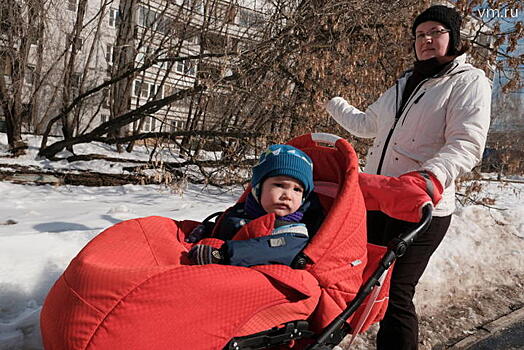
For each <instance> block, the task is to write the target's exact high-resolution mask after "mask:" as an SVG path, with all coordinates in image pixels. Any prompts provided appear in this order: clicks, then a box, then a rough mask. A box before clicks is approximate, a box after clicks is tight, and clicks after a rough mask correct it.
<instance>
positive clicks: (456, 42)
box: [411, 5, 462, 56]
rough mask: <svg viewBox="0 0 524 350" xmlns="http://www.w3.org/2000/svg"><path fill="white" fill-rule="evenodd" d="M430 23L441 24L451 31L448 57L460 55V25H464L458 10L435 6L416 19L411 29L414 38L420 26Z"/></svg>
mask: <svg viewBox="0 0 524 350" xmlns="http://www.w3.org/2000/svg"><path fill="white" fill-rule="evenodd" d="M429 21H434V22H439V23H441V24H442V25H443V26H444V27H446V28H447V29H449V30H450V33H449V34H450V35H449V47H448V52H447V53H446V55H448V56H457V55H460V49H461V45H460V25H461V23H462V17H461V16H460V14H459V13H458V12H457V10H455V9H454V8H452V7H448V6H445V5H434V6H431V7H429V8H428V9H426V10H425V11H424V12H422V13H421V14H420V15H418V16H417V18H415V22H413V27H412V28H411V32H412V33H413V36H415V32H416V30H417V27H418V26H419V24H421V23H424V22H429Z"/></svg>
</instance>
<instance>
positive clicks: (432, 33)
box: [415, 29, 451, 41]
mask: <svg viewBox="0 0 524 350" xmlns="http://www.w3.org/2000/svg"><path fill="white" fill-rule="evenodd" d="M449 32H451V30H449V29H435V30H430V31H429V32H424V33H417V34H416V35H415V40H416V41H422V40H424V39H426V36H429V37H430V38H432V39H435V38H439V37H440V36H441V35H442V34H445V33H449Z"/></svg>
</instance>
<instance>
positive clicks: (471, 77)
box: [326, 55, 491, 216]
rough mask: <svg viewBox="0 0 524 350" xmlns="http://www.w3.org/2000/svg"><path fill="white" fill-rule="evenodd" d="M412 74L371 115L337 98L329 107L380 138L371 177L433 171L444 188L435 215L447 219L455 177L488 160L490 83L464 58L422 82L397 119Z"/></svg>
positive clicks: (350, 126) (359, 131)
mask: <svg viewBox="0 0 524 350" xmlns="http://www.w3.org/2000/svg"><path fill="white" fill-rule="evenodd" d="M410 75H411V72H407V73H406V74H404V76H402V77H401V78H400V79H399V80H397V83H396V85H395V86H393V87H391V88H390V89H388V90H387V91H386V92H385V93H384V94H383V95H382V96H380V98H379V99H378V100H377V101H376V102H374V103H373V104H372V105H370V106H369V107H368V109H367V110H366V112H365V113H364V112H362V111H360V110H358V109H357V108H355V107H353V106H351V105H350V104H348V103H347V102H346V101H345V100H344V99H343V98H342V97H335V98H333V99H331V100H330V101H329V102H328V103H327V104H326V109H327V111H328V112H329V113H330V114H331V115H332V116H333V118H334V119H335V120H336V121H337V122H338V123H339V124H340V125H341V126H342V127H344V128H345V129H346V130H348V131H349V132H351V133H352V134H354V135H355V136H358V137H364V138H373V137H374V138H375V140H374V142H373V146H372V147H371V148H370V149H369V151H368V154H367V161H366V167H365V169H364V171H365V172H366V173H371V174H377V173H380V174H382V175H388V176H400V175H402V174H405V173H408V172H410V171H414V170H422V169H425V170H427V171H430V172H431V173H433V174H434V175H435V176H436V177H437V179H438V180H439V181H440V182H441V183H442V185H443V186H444V193H443V194H442V200H441V201H440V202H439V203H438V205H437V207H436V208H435V211H434V215H435V216H446V215H449V214H451V213H452V212H453V211H454V210H455V179H456V178H457V177H458V176H459V175H461V174H463V173H465V172H468V171H470V170H471V169H472V168H473V167H474V166H475V165H476V164H477V163H478V161H479V160H480V159H481V157H482V153H483V150H484V145H485V142H486V136H487V132H488V128H489V122H490V109H491V87H490V82H489V80H488V79H487V78H486V76H485V74H484V72H483V71H482V70H480V69H477V68H475V67H473V66H472V65H470V64H466V63H465V58H464V55H462V56H459V57H457V58H456V59H455V60H454V61H452V63H451V65H450V67H449V69H447V70H446V71H445V72H444V73H440V74H438V75H436V76H434V77H431V78H429V79H426V80H424V81H422V82H421V83H420V85H419V86H418V87H417V88H415V90H414V91H413V93H412V95H411V97H410V98H409V100H408V101H407V102H406V104H405V107H404V109H403V111H402V113H399V115H398V119H396V118H395V115H396V112H397V109H398V106H399V105H400V103H401V99H402V92H403V91H404V87H405V85H406V81H407V78H408V77H409V76H410ZM381 159H382V164H381V166H380V163H381ZM379 167H380V170H379Z"/></svg>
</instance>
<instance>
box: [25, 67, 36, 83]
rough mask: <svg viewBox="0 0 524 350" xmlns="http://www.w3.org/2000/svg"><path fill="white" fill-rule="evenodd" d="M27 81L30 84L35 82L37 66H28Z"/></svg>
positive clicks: (26, 71)
mask: <svg viewBox="0 0 524 350" xmlns="http://www.w3.org/2000/svg"><path fill="white" fill-rule="evenodd" d="M25 82H26V84H28V85H33V84H34V83H35V66H27V68H26V70H25Z"/></svg>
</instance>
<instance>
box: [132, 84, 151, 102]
mask: <svg viewBox="0 0 524 350" xmlns="http://www.w3.org/2000/svg"><path fill="white" fill-rule="evenodd" d="M148 93H149V84H148V83H146V82H143V81H141V80H135V86H134V87H133V96H135V97H144V98H147V97H148V96H149V95H148Z"/></svg>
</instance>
